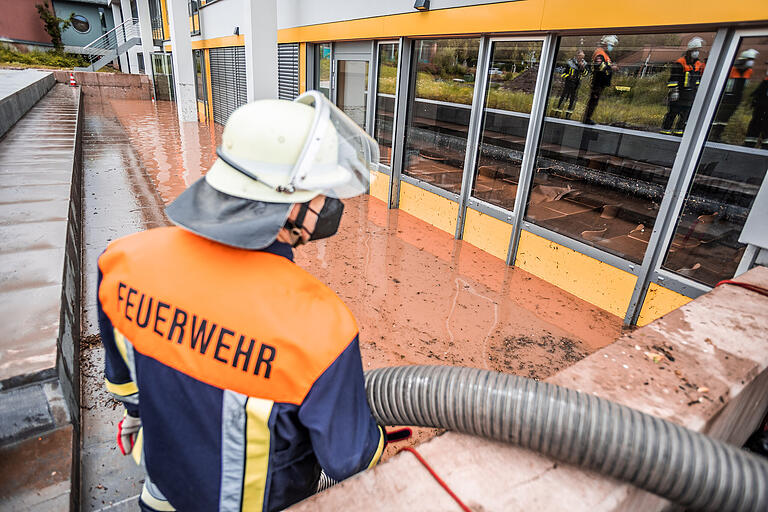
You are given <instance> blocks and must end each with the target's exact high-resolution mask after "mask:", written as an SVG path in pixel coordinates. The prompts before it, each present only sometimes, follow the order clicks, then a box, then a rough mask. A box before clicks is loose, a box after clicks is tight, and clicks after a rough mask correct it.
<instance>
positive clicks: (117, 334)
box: [113, 328, 130, 367]
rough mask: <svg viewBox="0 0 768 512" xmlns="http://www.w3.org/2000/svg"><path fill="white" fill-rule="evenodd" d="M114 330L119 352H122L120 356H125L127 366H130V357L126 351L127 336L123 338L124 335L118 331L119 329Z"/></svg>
mask: <svg viewBox="0 0 768 512" xmlns="http://www.w3.org/2000/svg"><path fill="white" fill-rule="evenodd" d="M113 330H114V331H115V345H117V350H118V352H120V355H121V356H123V361H125V364H128V355H127V351H126V349H125V336H123V333H121V332H120V331H118V330H117V328H113ZM129 367H130V365H129Z"/></svg>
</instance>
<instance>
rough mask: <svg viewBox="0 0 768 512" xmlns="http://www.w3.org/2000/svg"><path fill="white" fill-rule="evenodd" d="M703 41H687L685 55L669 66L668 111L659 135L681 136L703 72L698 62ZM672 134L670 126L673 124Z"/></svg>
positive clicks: (701, 64)
mask: <svg viewBox="0 0 768 512" xmlns="http://www.w3.org/2000/svg"><path fill="white" fill-rule="evenodd" d="M703 44H704V40H703V39H702V38H700V37H694V38H693V39H691V40H690V41H688V50H687V51H686V52H685V55H683V56H682V57H680V58H679V59H677V60H676V61H675V62H673V63H672V65H671V66H670V71H669V82H667V88H668V89H669V91H668V93H667V100H668V102H669V110H668V111H667V115H665V116H664V120H663V121H662V123H661V133H666V134H672V133H674V134H675V135H682V134H683V130H684V129H685V123H686V122H687V121H688V115H689V114H690V113H691V107H692V106H693V99H694V98H695V97H696V90H697V89H698V88H699V82H700V81H701V74H702V73H703V72H704V63H703V62H702V61H700V60H699V53H700V49H701V47H702V46H703ZM675 119H677V123H676V124H675V129H674V132H673V131H672V124H673V123H675Z"/></svg>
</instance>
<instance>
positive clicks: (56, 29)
mask: <svg viewBox="0 0 768 512" xmlns="http://www.w3.org/2000/svg"><path fill="white" fill-rule="evenodd" d="M35 8H36V9H37V13H38V14H39V15H40V19H41V20H43V24H44V25H45V31H46V32H48V35H49V36H51V43H53V48H54V49H55V50H56V51H57V52H61V51H63V50H64V43H62V42H61V31H62V30H66V29H68V28H69V26H70V25H71V24H72V17H73V16H74V15H75V13H72V14H70V15H69V18H59V17H58V16H56V13H54V12H53V11H51V9H50V8H49V7H48V2H44V3H42V4H37V5H36V6H35Z"/></svg>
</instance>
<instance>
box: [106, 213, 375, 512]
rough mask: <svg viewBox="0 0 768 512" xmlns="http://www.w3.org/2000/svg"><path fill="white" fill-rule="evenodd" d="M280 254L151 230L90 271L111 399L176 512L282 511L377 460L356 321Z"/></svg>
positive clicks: (116, 247) (119, 244) (117, 245)
mask: <svg viewBox="0 0 768 512" xmlns="http://www.w3.org/2000/svg"><path fill="white" fill-rule="evenodd" d="M276 246H284V247H283V251H282V254H283V255H282V256H281V255H278V254H275V252H281V251H280V248H279V247H276ZM285 247H287V246H285V244H273V247H272V248H270V249H267V250H265V251H247V250H242V249H236V248H232V247H228V246H225V245H222V244H218V243H216V242H212V241H210V240H206V239H204V238H201V237H198V236H196V235H194V234H191V233H189V232H186V231H184V230H182V229H180V228H159V229H153V230H149V231H145V232H142V233H137V234H135V235H131V236H128V237H125V238H122V239H120V240H117V241H115V242H113V243H112V244H110V246H109V247H108V248H107V250H106V251H105V252H104V253H103V254H102V256H101V257H100V258H99V272H100V279H99V323H100V329H101V333H102V341H103V343H104V346H105V359H106V364H105V374H106V375H105V377H106V380H107V387H108V388H109V389H110V391H112V392H113V393H114V394H115V395H117V397H118V398H120V399H121V400H123V401H124V403H125V405H126V408H127V409H128V410H129V413H132V414H136V413H138V414H139V415H140V417H141V420H142V435H141V437H142V441H143V455H144V463H145V465H146V469H147V472H148V474H149V475H150V477H151V478H152V481H153V482H154V483H155V484H156V485H157V486H158V488H159V489H160V490H161V491H162V493H163V494H164V495H165V496H166V497H167V498H168V501H169V502H170V503H171V504H172V505H173V506H174V507H176V508H177V509H178V510H185V511H186V510H191V511H194V510H205V511H208V510H277V509H282V508H285V507H287V506H289V505H291V504H292V503H295V502H297V501H299V500H301V499H303V498H305V497H307V496H309V495H311V494H312V493H313V492H314V491H315V489H316V486H317V481H318V478H319V474H320V468H321V467H322V468H323V469H324V470H325V471H326V473H328V475H329V476H331V477H332V478H334V479H337V480H341V479H344V478H347V477H349V476H351V475H352V474H354V473H356V472H358V471H361V470H363V469H365V468H366V467H370V466H372V465H373V464H375V463H376V462H377V461H378V459H379V457H380V456H381V452H382V450H383V447H384V438H383V433H382V431H381V429H380V428H379V427H378V425H377V424H376V422H375V420H374V419H373V417H372V415H371V411H370V408H369V406H368V402H367V399H366V394H365V385H364V378H363V371H362V364H361V360H360V350H359V344H358V332H357V325H356V323H355V320H354V318H353V316H352V314H351V313H350V312H349V310H348V309H347V308H346V306H345V305H344V303H343V302H342V301H341V300H340V299H339V298H338V297H337V296H336V295H335V294H334V293H333V292H332V291H331V290H330V289H328V288H327V287H326V286H325V285H323V284H322V283H321V282H320V281H318V280H317V279H315V278H314V277H313V276H311V275H310V274H309V273H307V272H306V271H304V270H303V269H301V268H300V267H298V266H296V265H295V264H294V263H293V262H292V261H290V259H289V258H290V257H291V254H290V249H287V251H286V250H285ZM286 252H287V254H286ZM285 256H287V257H285Z"/></svg>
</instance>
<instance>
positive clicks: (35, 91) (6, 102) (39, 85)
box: [0, 70, 55, 137]
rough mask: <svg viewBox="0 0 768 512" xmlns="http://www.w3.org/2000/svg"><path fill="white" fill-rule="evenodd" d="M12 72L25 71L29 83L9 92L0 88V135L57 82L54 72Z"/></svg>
mask: <svg viewBox="0 0 768 512" xmlns="http://www.w3.org/2000/svg"><path fill="white" fill-rule="evenodd" d="M11 73H13V74H16V73H23V75H24V78H26V79H27V81H28V84H27V85H26V86H24V87H22V88H21V89H19V90H14V91H13V92H10V93H7V94H4V91H2V88H0V137H2V136H3V135H4V134H5V132H7V131H8V130H9V129H10V128H11V127H12V126H13V125H14V124H16V121H18V120H19V119H21V116H23V115H24V114H26V113H27V111H28V110H29V109H30V108H32V107H33V106H34V105H35V103H37V102H38V100H39V99H40V98H42V97H43V96H45V94H46V93H47V92H48V91H50V90H51V87H53V84H54V83H55V80H54V77H53V73H46V72H42V71H33V70H29V71H23V72H18V71H16V72H11Z"/></svg>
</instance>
